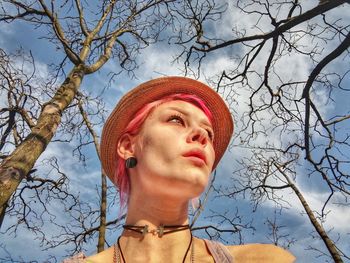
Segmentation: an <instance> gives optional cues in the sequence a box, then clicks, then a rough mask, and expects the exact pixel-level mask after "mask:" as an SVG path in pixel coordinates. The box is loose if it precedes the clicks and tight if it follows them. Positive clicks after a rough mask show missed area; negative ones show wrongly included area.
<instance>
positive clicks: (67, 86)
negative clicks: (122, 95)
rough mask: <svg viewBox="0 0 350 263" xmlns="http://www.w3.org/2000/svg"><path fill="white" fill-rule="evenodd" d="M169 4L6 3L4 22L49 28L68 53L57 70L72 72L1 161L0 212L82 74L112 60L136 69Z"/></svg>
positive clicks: (50, 134)
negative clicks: (139, 55) (138, 55)
mask: <svg viewBox="0 0 350 263" xmlns="http://www.w3.org/2000/svg"><path fill="white" fill-rule="evenodd" d="M167 2H171V1H165V0H161V1H160V0H154V1H114V0H112V1H102V2H99V3H98V6H93V8H92V9H90V8H91V7H90V6H89V5H88V4H87V3H82V2H81V1H79V0H76V1H61V3H59V2H51V1H44V0H38V1H27V2H19V1H11V0H10V1H2V3H1V14H0V21H1V22H2V23H4V22H9V23H13V22H15V21H16V20H24V21H26V22H28V23H30V24H33V26H44V27H47V28H48V30H49V32H50V34H49V35H47V36H45V37H46V38H47V39H48V41H50V42H51V43H52V44H54V45H55V46H57V48H58V49H60V50H63V51H64V53H63V56H64V59H63V61H62V63H60V64H59V66H58V69H57V70H58V71H57V72H58V73H59V72H60V71H59V70H63V69H64V68H66V67H68V65H66V64H70V65H71V66H70V67H71V69H70V70H69V73H68V74H67V76H66V78H65V80H64V82H63V83H62V84H61V85H60V86H58V87H57V89H55V90H53V93H51V94H50V99H49V100H48V101H47V102H45V103H43V104H42V109H41V111H40V112H39V115H38V116H36V119H35V120H34V119H33V118H32V119H31V121H32V123H31V124H30V125H31V126H30V132H29V133H28V134H27V135H26V137H25V138H24V139H23V141H21V142H18V145H16V147H15V150H14V151H13V152H11V153H10V154H8V156H6V158H5V159H4V160H3V162H2V163H1V167H0V178H1V183H0V192H1V196H0V200H1V202H0V205H1V211H0V212H1V214H3V213H4V210H5V209H6V207H7V203H8V201H9V199H10V197H11V195H12V194H13V193H14V192H15V191H16V189H17V188H18V185H19V183H20V182H21V181H22V180H23V179H24V178H25V177H26V176H27V175H28V174H29V173H30V171H31V169H32V168H33V166H34V164H35V162H36V160H37V159H38V157H39V156H40V155H41V154H42V152H43V151H44V150H45V148H46V147H47V145H48V143H49V142H50V141H51V140H52V138H53V136H54V134H55V132H56V130H57V129H58V127H59V125H60V123H61V119H62V114H64V112H65V111H66V110H67V109H68V108H69V105H71V103H72V102H73V100H74V98H75V97H76V95H77V93H78V90H79V88H80V85H81V82H82V80H83V78H84V76H85V75H88V74H93V73H95V72H96V71H98V70H99V69H100V68H101V67H102V66H103V65H104V64H105V63H106V62H107V61H108V60H109V59H110V58H112V57H113V58H116V59H119V62H120V64H121V66H122V67H123V68H125V69H126V70H129V71H132V70H133V69H134V67H135V61H134V55H135V54H136V52H137V51H138V50H139V49H140V48H143V47H145V46H147V45H148V44H150V43H152V42H154V41H155V40H156V39H157V36H158V35H159V32H160V31H161V30H162V28H163V27H164V24H165V20H164V17H163V16H162V12H161V8H160V5H161V4H166V3H167ZM10 126H11V125H9V127H10ZM6 136H8V135H5V137H6ZM27 152H31V154H30V155H27V154H26V153H27Z"/></svg>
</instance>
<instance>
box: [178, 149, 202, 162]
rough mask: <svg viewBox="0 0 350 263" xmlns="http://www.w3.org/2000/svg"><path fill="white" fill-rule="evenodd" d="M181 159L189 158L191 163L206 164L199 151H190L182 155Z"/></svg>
mask: <svg viewBox="0 0 350 263" xmlns="http://www.w3.org/2000/svg"><path fill="white" fill-rule="evenodd" d="M182 156H183V157H187V158H191V159H192V160H193V161H196V162H200V163H202V164H207V160H206V157H205V154H204V153H203V152H202V151H200V150H191V151H189V152H186V153H185V154H183V155H182Z"/></svg>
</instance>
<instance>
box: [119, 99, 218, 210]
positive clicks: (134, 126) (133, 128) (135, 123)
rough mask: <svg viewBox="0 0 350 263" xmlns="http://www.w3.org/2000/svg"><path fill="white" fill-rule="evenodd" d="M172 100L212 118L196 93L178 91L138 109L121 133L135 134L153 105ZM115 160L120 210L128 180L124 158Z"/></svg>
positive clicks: (124, 204) (127, 187) (124, 198)
mask: <svg viewBox="0 0 350 263" xmlns="http://www.w3.org/2000/svg"><path fill="white" fill-rule="evenodd" d="M173 100H182V101H186V102H189V103H191V104H193V105H194V106H196V107H198V108H200V109H201V110H202V111H203V112H204V114H205V115H206V116H207V117H208V119H209V121H210V122H212V118H213V116H212V113H211V112H210V110H209V108H208V107H207V105H206V104H205V103H204V101H203V100H202V99H200V98H199V97H197V96H196V95H190V94H184V93H178V94H173V95H169V96H165V97H164V98H162V99H159V100H156V101H153V102H150V103H147V104H146V105H144V106H143V107H142V108H141V109H140V110H138V111H137V112H136V114H135V117H134V118H133V119H132V120H131V121H130V122H129V124H128V126H127V127H126V128H125V130H124V132H123V133H122V134H126V133H128V134H130V135H136V134H137V133H138V132H139V131H140V129H141V127H142V124H143V123H144V121H145V120H146V118H147V117H148V115H149V114H150V113H151V111H152V110H153V109H154V108H155V107H157V106H159V105H161V104H163V103H165V102H169V101H173ZM116 162H117V169H116V172H115V175H114V183H115V184H116V185H117V187H118V188H119V197H120V207H121V211H122V210H124V208H126V207H127V202H128V198H129V193H130V180H129V176H128V174H127V170H126V167H125V160H124V159H123V158H120V157H119V156H117V158H116Z"/></svg>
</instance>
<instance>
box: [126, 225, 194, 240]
mask: <svg viewBox="0 0 350 263" xmlns="http://www.w3.org/2000/svg"><path fill="white" fill-rule="evenodd" d="M123 228H124V229H127V230H131V231H134V232H137V233H140V234H142V236H145V235H146V234H148V233H150V234H153V235H158V237H162V236H163V235H167V234H170V233H174V232H178V231H183V230H186V229H190V226H189V225H168V226H167V225H165V226H164V225H160V226H158V227H157V228H156V229H149V226H148V225H144V226H135V225H124V226H123Z"/></svg>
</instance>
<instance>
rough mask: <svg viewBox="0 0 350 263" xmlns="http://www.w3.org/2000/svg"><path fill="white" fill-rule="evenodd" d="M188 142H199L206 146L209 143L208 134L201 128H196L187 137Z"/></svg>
mask: <svg viewBox="0 0 350 263" xmlns="http://www.w3.org/2000/svg"><path fill="white" fill-rule="evenodd" d="M187 142H188V143H192V142H198V143H200V144H202V145H204V146H205V145H206V144H207V143H208V136H207V132H206V131H205V130H204V129H203V128H200V127H198V128H194V129H193V130H192V131H191V133H190V134H189V136H188V137H187Z"/></svg>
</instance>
